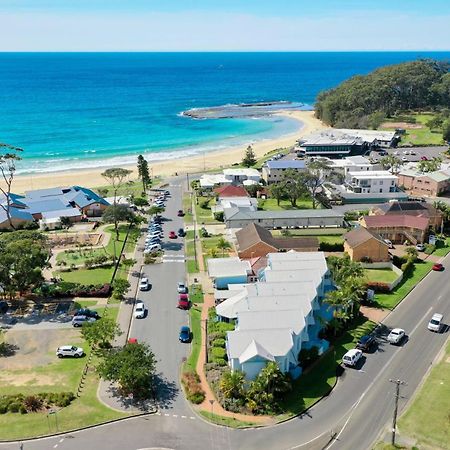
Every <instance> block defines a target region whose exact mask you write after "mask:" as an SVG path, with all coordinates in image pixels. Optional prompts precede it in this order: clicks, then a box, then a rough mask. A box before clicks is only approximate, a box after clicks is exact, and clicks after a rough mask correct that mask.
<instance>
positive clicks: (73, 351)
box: [56, 345, 84, 358]
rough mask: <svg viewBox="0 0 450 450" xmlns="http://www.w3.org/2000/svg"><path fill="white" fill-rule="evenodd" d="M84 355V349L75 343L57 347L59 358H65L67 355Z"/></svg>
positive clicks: (74, 356) (77, 356) (75, 356)
mask: <svg viewBox="0 0 450 450" xmlns="http://www.w3.org/2000/svg"><path fill="white" fill-rule="evenodd" d="M83 355H84V350H83V349H82V348H81V347H75V346H74V345H63V346H62V347H58V348H57V349H56V356H57V357H58V358H64V357H65V356H71V357H73V358H80V357H81V356H83Z"/></svg>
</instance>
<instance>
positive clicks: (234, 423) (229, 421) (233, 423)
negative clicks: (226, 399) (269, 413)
mask: <svg viewBox="0 0 450 450" xmlns="http://www.w3.org/2000/svg"><path fill="white" fill-rule="evenodd" d="M199 413H200V414H201V415H202V416H203V417H204V418H205V419H206V420H209V421H210V422H212V423H216V424H218V425H224V426H226V427H230V428H245V427H251V426H254V425H257V424H255V423H253V422H243V421H241V420H237V419H235V418H233V417H223V416H218V415H217V414H211V413H210V412H208V411H199Z"/></svg>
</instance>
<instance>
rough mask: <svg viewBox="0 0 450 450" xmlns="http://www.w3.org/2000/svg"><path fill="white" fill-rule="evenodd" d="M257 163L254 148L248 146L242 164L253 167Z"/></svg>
mask: <svg viewBox="0 0 450 450" xmlns="http://www.w3.org/2000/svg"><path fill="white" fill-rule="evenodd" d="M255 164H256V156H255V152H254V151H253V148H252V146H251V145H249V146H248V147H247V150H245V155H244V159H243V160H242V165H243V166H244V167H252V166H254V165H255Z"/></svg>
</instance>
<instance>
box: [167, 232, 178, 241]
mask: <svg viewBox="0 0 450 450" xmlns="http://www.w3.org/2000/svg"><path fill="white" fill-rule="evenodd" d="M177 237H178V236H177V233H175V231H171V232H170V233H169V239H176V238H177Z"/></svg>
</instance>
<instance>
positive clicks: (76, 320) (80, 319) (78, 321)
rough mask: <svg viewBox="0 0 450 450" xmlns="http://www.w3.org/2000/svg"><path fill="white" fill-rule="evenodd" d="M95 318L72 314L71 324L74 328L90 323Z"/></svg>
mask: <svg viewBox="0 0 450 450" xmlns="http://www.w3.org/2000/svg"><path fill="white" fill-rule="evenodd" d="M96 320H97V319H95V318H94V317H88V316H74V317H73V319H72V325H73V326H74V327H75V328H78V327H81V326H83V325H84V324H85V323H92V322H95V321H96Z"/></svg>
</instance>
